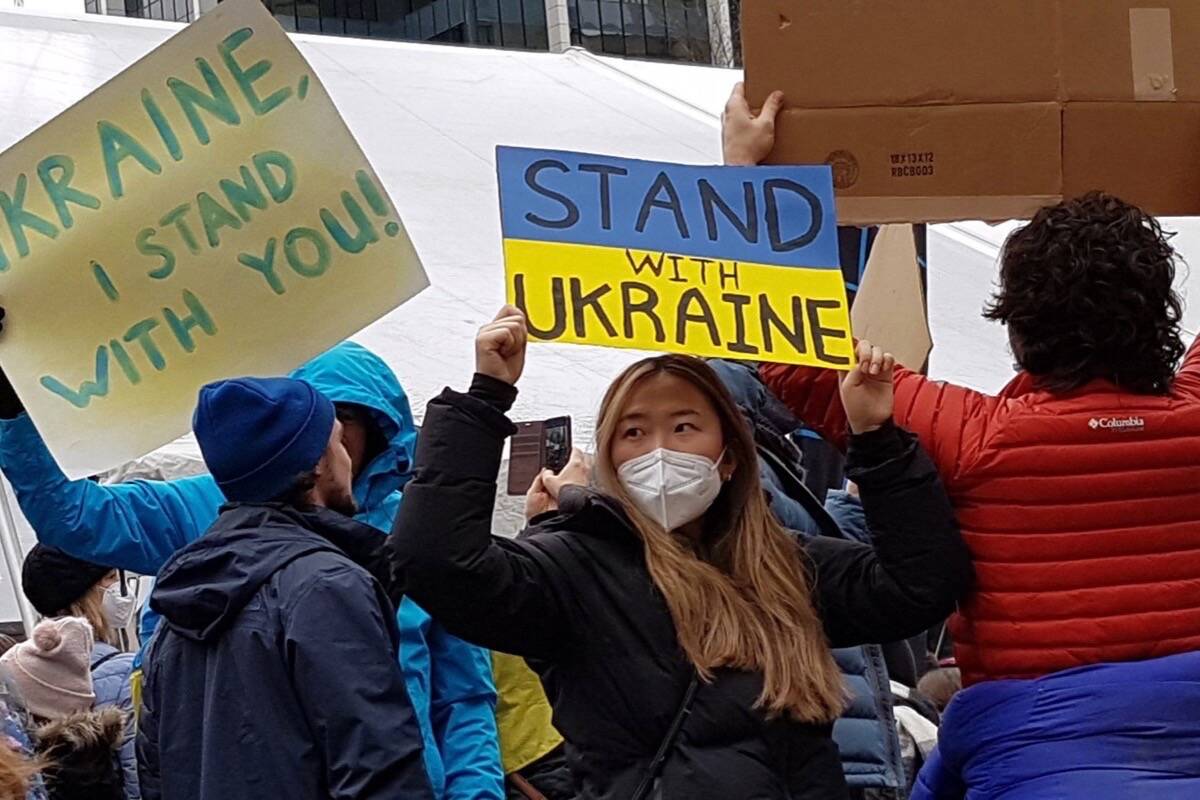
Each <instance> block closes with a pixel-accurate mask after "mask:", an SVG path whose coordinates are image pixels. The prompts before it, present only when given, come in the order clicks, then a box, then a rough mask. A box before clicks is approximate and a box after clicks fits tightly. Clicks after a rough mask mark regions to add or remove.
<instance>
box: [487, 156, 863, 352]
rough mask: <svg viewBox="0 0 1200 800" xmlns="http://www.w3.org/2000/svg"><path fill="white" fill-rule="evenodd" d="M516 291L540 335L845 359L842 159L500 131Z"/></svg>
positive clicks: (507, 242) (509, 274)
mask: <svg viewBox="0 0 1200 800" xmlns="http://www.w3.org/2000/svg"><path fill="white" fill-rule="evenodd" d="M496 165H497V170H498V172H499V180H500V207H501V221H502V228H503V235H504V260H505V271H506V284H507V294H508V299H509V302H511V303H514V304H515V305H517V306H518V307H520V308H521V309H522V310H523V311H525V313H526V314H527V315H528V317H529V332H530V336H531V337H532V338H533V339H534V340H535V341H536V340H541V341H554V342H568V343H574V344H595V345H605V346H609V347H629V348H636V349H643V350H661V351H667V352H676V353H691V354H693V355H697V356H706V357H721V358H736V359H749V360H756V361H776V362H781V363H788V364H809V365H815V366H822V367H833V368H836V369H846V368H848V367H849V365H850V362H851V355H852V349H853V347H852V342H851V338H850V318H849V313H848V311H847V304H846V289H845V285H844V284H843V282H842V273H841V270H840V268H839V265H838V245H837V221H836V219H835V217H834V210H833V182H832V177H831V173H830V169H829V167H824V166H821V167H698V166H686V165H682V164H664V163H656V162H649V161H635V160H631V159H625V158H612V157H609V156H599V155H588V154H583V153H567V152H556V151H545V150H529V149H524V148H513V147H501V148H498V149H497V151H496Z"/></svg>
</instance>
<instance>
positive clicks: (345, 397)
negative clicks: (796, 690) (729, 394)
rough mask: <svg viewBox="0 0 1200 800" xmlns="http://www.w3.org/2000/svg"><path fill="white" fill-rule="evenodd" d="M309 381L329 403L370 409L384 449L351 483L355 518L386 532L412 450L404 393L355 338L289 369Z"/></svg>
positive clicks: (406, 476) (413, 437)
mask: <svg viewBox="0 0 1200 800" xmlns="http://www.w3.org/2000/svg"><path fill="white" fill-rule="evenodd" d="M291 377H293V378H298V379H300V380H305V381H308V382H309V383H311V384H312V385H313V386H315V387H316V388H317V390H318V391H320V392H321V393H322V394H324V395H325V396H326V397H328V398H329V399H330V400H332V401H333V402H334V403H353V404H355V405H359V406H363V407H364V408H367V409H368V410H370V411H371V413H372V415H373V416H374V418H375V424H376V425H378V426H379V429H380V430H381V431H382V432H383V435H384V438H386V439H387V442H388V449H387V450H386V451H385V452H383V453H381V454H380V455H379V456H377V457H376V458H375V460H374V461H372V462H371V463H370V464H368V465H367V466H366V467H365V468H364V469H363V470H362V472H360V473H359V475H358V478H357V479H355V482H354V498H355V500H357V501H358V505H359V508H360V509H362V511H361V513H360V514H359V516H358V519H359V520H361V521H363V522H367V523H369V524H371V525H374V526H375V527H377V528H380V529H382V530H385V531H390V530H391V523H392V517H393V516H394V514H395V503H396V502H398V498H394V497H393V495H394V494H395V493H396V492H398V491H399V490H400V489H401V488H403V486H404V484H406V483H408V479H409V478H410V477H412V467H413V459H414V457H415V455H416V448H417V427H416V425H414V424H413V416H412V409H410V408H409V405H408V395H406V394H405V393H404V389H402V388H401V387H400V381H398V380H397V379H396V374H395V373H394V372H392V370H391V368H390V367H388V365H387V364H386V363H384V361H383V359H382V358H380V357H379V356H377V355H375V354H374V353H372V352H371V351H370V350H368V349H367V348H365V347H363V346H362V345H360V344H355V343H354V342H343V343H342V344H339V345H338V346H337V347H334V348H333V349H332V350H329V351H327V352H325V353H323V354H321V355H319V356H317V357H316V358H314V359H313V360H312V361H309V362H308V363H307V364H305V365H304V366H302V367H300V368H299V369H297V370H296V371H295V372H293V373H292V375H291Z"/></svg>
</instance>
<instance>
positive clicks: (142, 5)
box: [83, 0, 192, 22]
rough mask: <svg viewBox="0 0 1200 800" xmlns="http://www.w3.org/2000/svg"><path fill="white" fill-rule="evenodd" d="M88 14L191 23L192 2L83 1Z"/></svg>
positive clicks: (165, 0)
mask: <svg viewBox="0 0 1200 800" xmlns="http://www.w3.org/2000/svg"><path fill="white" fill-rule="evenodd" d="M83 7H84V10H85V11H87V13H89V14H101V13H107V14H108V15H109V16H113V17H138V18H140V19H157V20H163V21H166V22H191V21H192V0H84V3H83Z"/></svg>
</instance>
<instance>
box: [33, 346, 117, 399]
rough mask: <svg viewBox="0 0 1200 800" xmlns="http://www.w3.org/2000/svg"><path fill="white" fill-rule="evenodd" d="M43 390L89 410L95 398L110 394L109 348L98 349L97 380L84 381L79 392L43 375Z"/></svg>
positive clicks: (49, 376) (56, 379) (101, 347)
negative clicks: (88, 407) (89, 405)
mask: <svg viewBox="0 0 1200 800" xmlns="http://www.w3.org/2000/svg"><path fill="white" fill-rule="evenodd" d="M38 382H39V383H41V384H42V388H44V389H46V390H47V391H49V392H53V393H54V394H56V395H58V396H59V397H61V398H62V399H63V400H66V401H67V402H68V403H70V404H71V405H73V406H75V407H76V408H87V406H88V403H90V402H91V401H92V398H93V397H104V396H105V395H106V394H108V348H107V347H105V346H104V345H100V346H99V347H97V348H96V380H94V381H84V382H83V383H81V384H80V385H79V389H78V391H76V390H75V389H72V388H71V387H69V386H67V385H66V384H65V383H63V382H62V381H60V380H59V379H58V378H55V377H53V376H52V375H43V376H42V377H41V379H40V380H39V381H38Z"/></svg>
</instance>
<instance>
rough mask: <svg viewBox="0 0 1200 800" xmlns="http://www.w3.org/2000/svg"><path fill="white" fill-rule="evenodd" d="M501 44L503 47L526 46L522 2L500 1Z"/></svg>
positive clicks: (516, 0)
mask: <svg viewBox="0 0 1200 800" xmlns="http://www.w3.org/2000/svg"><path fill="white" fill-rule="evenodd" d="M500 43H501V45H502V46H503V47H524V46H525V20H524V14H523V13H522V9H521V0H500Z"/></svg>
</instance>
